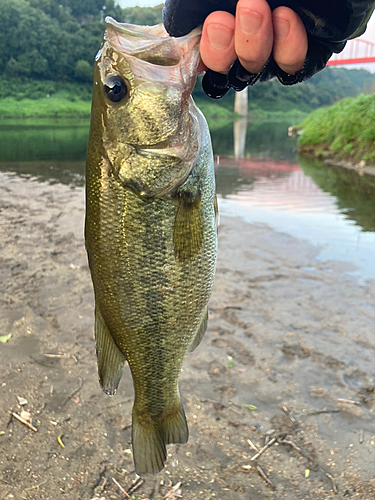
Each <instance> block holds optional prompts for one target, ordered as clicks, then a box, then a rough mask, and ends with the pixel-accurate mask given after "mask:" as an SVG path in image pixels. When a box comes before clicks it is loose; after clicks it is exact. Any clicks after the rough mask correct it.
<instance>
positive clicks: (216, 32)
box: [207, 24, 234, 50]
mask: <svg viewBox="0 0 375 500" xmlns="http://www.w3.org/2000/svg"><path fill="white" fill-rule="evenodd" d="M233 35H234V32H233V30H231V29H230V28H227V27H226V26H223V25H222V24H209V25H208V26H207V37H208V43H209V44H210V46H211V48H212V49H215V50H224V49H227V48H228V47H229V45H230V44H231V42H232V38H233Z"/></svg>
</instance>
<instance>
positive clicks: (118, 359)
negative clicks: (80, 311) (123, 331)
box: [95, 308, 126, 396]
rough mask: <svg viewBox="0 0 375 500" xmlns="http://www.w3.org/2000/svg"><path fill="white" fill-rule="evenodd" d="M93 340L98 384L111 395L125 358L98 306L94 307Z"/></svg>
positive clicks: (115, 387) (118, 379)
mask: <svg viewBox="0 0 375 500" xmlns="http://www.w3.org/2000/svg"><path fill="white" fill-rule="evenodd" d="M95 340H96V355H97V357H98V372H99V382H100V386H101V388H102V389H103V391H104V392H105V393H106V394H108V395H109V396H113V395H114V394H116V390H117V386H118V384H119V382H120V379H121V376H122V370H123V367H124V363H125V361H126V358H125V356H124V355H123V354H122V353H121V352H120V351H119V348H118V347H117V345H116V344H115V341H114V340H113V338H112V335H111V334H110V332H109V330H108V327H107V325H106V324H105V322H104V319H103V317H102V315H101V313H100V311H99V309H98V308H96V309H95Z"/></svg>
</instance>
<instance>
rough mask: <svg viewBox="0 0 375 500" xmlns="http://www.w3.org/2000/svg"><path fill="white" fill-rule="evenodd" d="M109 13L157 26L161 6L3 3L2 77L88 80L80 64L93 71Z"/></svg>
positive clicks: (82, 0)
mask: <svg viewBox="0 0 375 500" xmlns="http://www.w3.org/2000/svg"><path fill="white" fill-rule="evenodd" d="M105 15H111V16H113V17H115V18H116V19H117V20H118V21H123V22H125V21H126V22H133V23H136V24H156V23H158V22H161V7H159V8H156V9H153V8H145V9H141V8H140V7H133V8H128V9H121V7H119V6H118V5H115V2H114V0H28V1H25V0H2V1H1V9H0V26H1V30H0V75H1V74H3V75H4V76H6V77H8V78H21V79H22V78H25V77H28V78H33V79H48V80H55V81H87V79H88V74H89V71H88V67H87V65H85V66H86V67H84V66H83V65H82V61H85V62H86V63H87V64H88V65H90V67H91V68H92V65H93V61H94V58H95V54H96V53H97V51H98V49H99V47H100V44H101V41H102V38H103V33H104V23H103V19H104V16H105ZM79 61H80V63H79V65H78V68H77V63H78V62H79ZM91 73H92V71H91Z"/></svg>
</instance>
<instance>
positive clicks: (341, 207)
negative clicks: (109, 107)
mask: <svg viewBox="0 0 375 500" xmlns="http://www.w3.org/2000/svg"><path fill="white" fill-rule="evenodd" d="M289 125H290V123H288V122H282V121H275V122H271V121H253V122H251V121H250V122H248V123H244V122H242V123H237V124H235V126H233V124H232V123H229V124H228V125H226V126H224V127H222V128H219V129H215V128H214V127H213V133H212V142H213V147H214V153H215V164H216V175H217V191H218V198H219V208H220V212H221V213H222V214H224V215H232V216H240V217H241V218H243V219H244V220H245V221H247V222H251V223H255V224H266V225H268V226H270V227H272V228H273V229H275V230H277V231H280V232H284V233H287V234H289V235H291V236H294V237H298V238H303V239H306V240H308V241H309V242H310V243H312V244H314V245H316V246H317V247H318V248H319V255H318V259H320V260H323V261H325V260H339V261H343V262H349V263H351V264H352V267H351V269H350V271H348V272H351V273H354V274H355V275H356V276H357V277H358V280H359V281H361V280H362V279H367V278H375V259H374V246H375V179H373V178H371V177H368V176H359V175H358V174H357V173H356V172H352V171H346V170H343V169H341V168H333V167H328V166H325V165H322V164H321V163H320V162H318V161H308V160H306V159H303V158H298V156H297V146H296V139H294V138H289V137H288V136H287V129H288V126H289ZM235 127H237V130H236V129H235V130H234V128H235ZM234 136H236V141H235V140H234ZM87 138H88V122H87V120H83V121H79V120H75V121H73V120H29V121H24V122H21V121H20V120H14V121H12V120H8V121H6V122H2V123H1V124H0V170H2V171H9V172H15V173H16V174H17V175H20V176H32V177H36V178H38V179H40V180H49V181H50V182H54V183H55V182H61V183H63V184H75V185H80V186H81V185H83V184H84V169H85V163H84V160H85V154H86V144H87ZM236 148H237V153H238V148H239V149H242V151H239V153H240V155H241V156H243V158H240V159H234V158H233V156H234V153H235V152H236Z"/></svg>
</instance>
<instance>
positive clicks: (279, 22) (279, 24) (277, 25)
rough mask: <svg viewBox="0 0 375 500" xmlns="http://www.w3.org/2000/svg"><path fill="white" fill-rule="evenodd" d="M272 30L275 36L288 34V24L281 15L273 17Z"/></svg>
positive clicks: (281, 36) (282, 36)
mask: <svg viewBox="0 0 375 500" xmlns="http://www.w3.org/2000/svg"><path fill="white" fill-rule="evenodd" d="M273 22H274V30H275V37H276V38H286V37H287V36H288V35H289V29H290V24H289V21H286V20H285V19H283V18H282V17H275V18H274V21H273Z"/></svg>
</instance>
